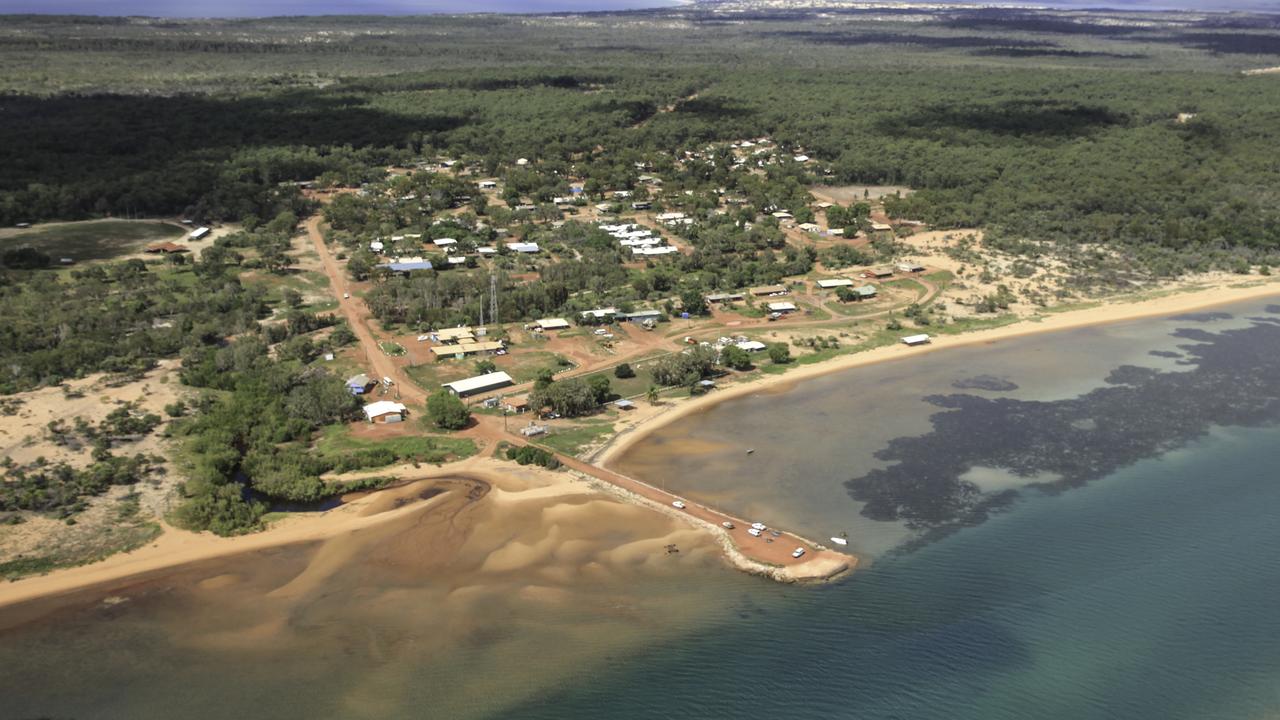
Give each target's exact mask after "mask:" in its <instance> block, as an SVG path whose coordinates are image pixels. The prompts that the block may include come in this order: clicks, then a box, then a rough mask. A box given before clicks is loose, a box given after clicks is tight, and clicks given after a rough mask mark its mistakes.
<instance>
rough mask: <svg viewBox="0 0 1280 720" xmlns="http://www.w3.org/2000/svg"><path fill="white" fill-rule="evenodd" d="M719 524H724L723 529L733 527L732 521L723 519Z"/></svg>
mask: <svg viewBox="0 0 1280 720" xmlns="http://www.w3.org/2000/svg"><path fill="white" fill-rule="evenodd" d="M720 524H721V525H723V526H724V529H725V530H732V529H733V523H731V522H729V521H728V520H725V521H724V522H722V523H720Z"/></svg>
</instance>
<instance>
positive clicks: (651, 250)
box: [631, 245, 680, 255]
mask: <svg viewBox="0 0 1280 720" xmlns="http://www.w3.org/2000/svg"><path fill="white" fill-rule="evenodd" d="M678 252H680V248H677V247H672V246H671V245H656V246H651V247H633V248H631V254H632V255H670V254H671V253H678Z"/></svg>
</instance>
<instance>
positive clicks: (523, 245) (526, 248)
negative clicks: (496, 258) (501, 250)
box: [507, 242, 542, 255]
mask: <svg viewBox="0 0 1280 720" xmlns="http://www.w3.org/2000/svg"><path fill="white" fill-rule="evenodd" d="M507 249H508V250H510V251H511V252H518V253H524V254H526V255H532V254H534V253H538V252H541V250H542V248H540V247H538V243H536V242H509V243H507Z"/></svg>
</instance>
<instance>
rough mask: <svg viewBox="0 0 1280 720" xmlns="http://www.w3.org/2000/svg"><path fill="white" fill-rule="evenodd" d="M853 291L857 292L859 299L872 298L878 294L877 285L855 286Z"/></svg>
mask: <svg viewBox="0 0 1280 720" xmlns="http://www.w3.org/2000/svg"><path fill="white" fill-rule="evenodd" d="M853 291H854V292H855V293H857V295H858V299H859V300H870V299H871V298H873V297H875V296H876V286H875V285H863V286H862V287H856V288H854V289H853Z"/></svg>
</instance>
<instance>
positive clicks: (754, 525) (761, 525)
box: [751, 522, 765, 530]
mask: <svg viewBox="0 0 1280 720" xmlns="http://www.w3.org/2000/svg"><path fill="white" fill-rule="evenodd" d="M751 529H752V530H764V529H765V524H764V523H759V522H755V523H751Z"/></svg>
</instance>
